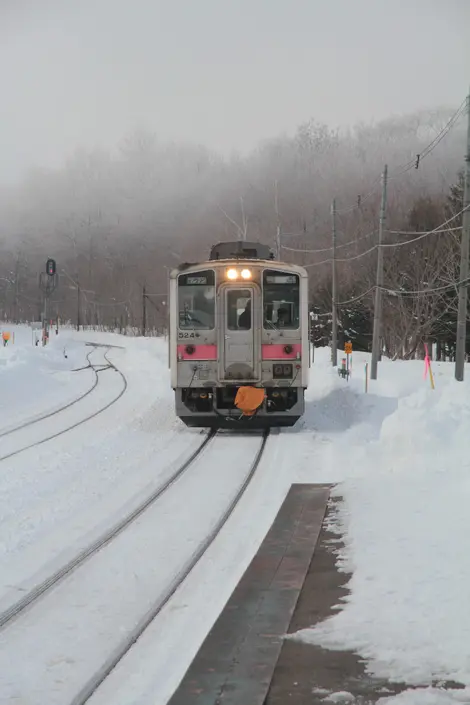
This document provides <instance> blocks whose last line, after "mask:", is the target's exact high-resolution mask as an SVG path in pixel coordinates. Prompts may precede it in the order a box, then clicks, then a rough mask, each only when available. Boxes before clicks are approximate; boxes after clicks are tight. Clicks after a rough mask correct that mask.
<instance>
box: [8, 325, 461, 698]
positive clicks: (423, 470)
mask: <svg viewBox="0 0 470 705" xmlns="http://www.w3.org/2000/svg"><path fill="white" fill-rule="evenodd" d="M30 336H31V333H30V331H29V330H28V329H17V330H16V340H15V346H12V347H11V348H6V349H0V384H1V385H2V389H4V390H5V393H4V394H3V393H2V398H1V401H2V403H1V406H0V432H1V430H2V429H5V428H7V427H8V426H11V425H12V423H13V422H15V423H16V422H18V421H20V420H22V419H25V418H29V417H30V416H31V415H34V414H37V413H41V412H44V411H45V410H46V411H47V410H49V409H51V408H53V407H54V406H57V405H60V404H61V403H64V402H67V401H69V400H70V399H72V398H73V397H74V396H77V395H79V394H80V393H82V392H83V391H85V390H86V388H87V387H89V386H90V383H91V378H90V374H89V371H88V372H87V371H81V372H71V370H72V369H74V368H76V367H80V366H82V365H83V364H84V359H85V355H86V353H87V352H88V351H89V349H88V348H85V346H84V344H83V343H84V341H86V340H96V341H98V342H105V343H111V344H113V345H119V346H122V348H123V349H113V350H112V351H111V353H110V358H111V359H112V361H113V362H114V363H115V364H116V365H117V366H118V367H119V369H121V370H122V371H123V372H124V373H125V374H126V376H127V378H128V382H129V388H128V391H127V392H126V394H125V395H124V397H122V399H121V400H119V401H118V402H117V403H116V404H115V405H114V406H113V407H111V408H110V409H109V410H107V411H106V412H105V413H104V414H102V415H101V416H98V417H96V419H94V420H93V421H90V422H87V423H85V424H83V425H82V426H81V427H79V428H78V429H76V430H75V431H71V432H70V433H66V434H64V435H63V436H61V437H59V438H58V439H56V440H55V441H54V442H51V443H46V444H44V445H43V446H39V447H37V448H35V449H32V450H30V451H26V452H25V453H22V454H20V455H19V456H17V457H15V458H12V459H11V460H8V461H4V462H3V464H2V463H0V501H1V504H0V506H1V510H0V560H1V565H2V572H1V583H0V597H1V598H2V599H1V600H0V608H2V609H4V608H5V607H6V606H7V604H10V603H11V602H12V601H14V599H15V598H17V596H18V594H20V592H21V590H23V589H24V588H25V587H28V586H30V585H31V584H34V583H36V582H38V580H39V579H40V578H43V577H44V576H45V575H47V574H48V573H49V572H50V571H51V569H53V568H55V567H57V566H58V565H60V564H61V563H62V562H63V561H64V560H65V559H67V558H69V557H70V556H71V555H73V554H74V553H75V552H76V550H77V548H78V547H81V546H83V545H84V544H86V543H88V541H89V540H90V538H92V537H94V536H96V534H97V533H98V532H99V530H100V529H102V528H103V527H107V526H109V525H110V524H111V523H113V521H115V519H116V518H117V517H118V516H120V515H121V514H122V512H123V511H124V510H125V509H126V508H128V507H129V506H134V505H135V503H136V502H137V501H138V499H139V498H141V497H142V496H144V495H145V494H146V493H148V491H149V489H150V488H153V487H154V486H155V484H158V482H159V481H160V480H161V479H162V477H164V476H166V474H167V473H168V472H169V470H170V468H171V464H172V463H173V464H175V463H176V462H177V461H178V459H180V458H182V457H185V455H188V454H189V452H190V450H191V449H192V448H194V447H195V445H196V444H198V443H199V442H200V440H201V437H200V435H199V434H198V433H197V432H195V431H189V430H188V429H186V428H185V427H184V426H182V425H181V424H180V423H179V422H178V420H176V419H175V417H174V413H173V400H172V394H171V390H170V389H169V381H168V369H167V344H166V342H165V341H162V340H155V339H140V338H128V337H125V336H118V335H113V334H101V333H93V332H84V333H83V332H80V333H76V332H74V331H69V330H62V331H61V332H60V335H59V336H57V338H54V337H52V339H51V345H50V346H48V347H47V348H45V349H42V348H36V347H34V346H31V337H30ZM64 345H65V347H66V350H67V354H68V358H67V359H66V358H65V357H64V355H63V348H64ZM366 360H368V356H367V355H361V354H354V355H353V376H352V378H351V379H350V380H349V382H347V381H345V380H342V379H340V378H339V377H338V375H337V373H336V371H335V370H332V368H331V366H330V364H329V351H328V350H326V349H323V350H316V351H315V362H314V365H313V366H312V370H311V382H310V388H309V390H308V392H307V409H306V414H305V417H304V419H303V420H302V421H301V422H299V424H298V425H297V426H296V427H295V428H294V429H290V430H288V431H285V432H283V433H281V434H280V435H279V436H276V437H272V438H271V439H270V442H269V444H268V450H267V456H266V458H265V462H264V463H263V465H262V467H261V468H260V472H259V474H258V475H257V477H256V478H255V480H254V482H253V485H252V486H250V488H249V490H248V492H247V495H246V497H245V499H244V500H243V502H242V504H241V505H240V506H239V507H238V508H237V510H236V511H235V513H234V515H233V516H232V518H231V520H230V522H229V525H228V526H227V527H226V530H224V534H223V536H221V537H220V539H219V540H218V542H217V544H216V545H215V546H214V547H213V548H212V549H211V551H210V552H209V554H208V555H207V556H206V557H205V559H204V560H203V561H202V562H201V564H200V565H199V566H198V567H197V568H196V569H195V571H194V572H193V574H192V575H191V576H190V577H189V579H188V581H187V582H186V584H185V585H184V586H183V588H182V589H181V590H179V591H178V593H177V594H176V595H175V598H174V599H173V600H172V601H171V603H170V604H169V605H168V607H167V608H165V610H164V611H163V612H162V614H161V615H160V616H159V618H158V620H156V622H155V624H153V625H152V626H151V627H150V628H149V630H148V631H147V633H146V634H145V635H144V637H143V638H142V639H141V640H139V642H138V643H137V644H136V646H135V647H134V648H133V649H132V650H131V651H130V652H129V654H128V655H127V656H126V658H125V659H124V660H123V661H122V663H121V665H120V666H119V667H118V668H117V669H116V670H115V671H114V673H113V674H112V675H111V677H110V678H109V679H108V681H107V682H106V683H105V684H103V686H102V687H101V688H100V690H99V691H98V693H97V694H96V696H94V698H93V700H92V703H93V704H95V705H96V704H101V705H107V704H108V703H114V702H117V701H118V702H119V703H120V705H121V704H122V705H127V704H128V703H129V704H130V703H132V704H133V705H136V704H137V703H148V702H152V704H153V705H159V704H160V703H161V705H164V703H166V701H167V699H168V697H169V696H170V694H171V692H172V690H173V689H174V688H175V687H176V685H177V683H178V680H179V679H180V678H181V676H182V675H183V674H184V671H185V670H186V667H187V666H188V664H189V661H190V659H191V657H192V656H193V655H194V653H195V651H196V650H197V648H198V646H199V645H200V643H201V642H202V640H203V638H204V636H205V634H206V633H207V631H208V630H209V628H210V627H211V625H212V624H213V622H214V620H215V619H216V617H217V615H218V613H219V612H220V610H221V609H222V608H223V606H224V604H225V602H226V600H227V599H228V597H229V595H230V593H231V591H232V590H233V588H234V586H235V584H236V582H237V581H238V580H239V578H240V577H241V575H242V574H243V571H244V570H245V568H246V567H247V565H248V564H249V562H250V560H251V558H252V556H253V554H254V553H255V551H256V550H257V548H258V546H259V544H260V542H261V541H262V539H263V538H264V535H265V533H266V531H267V530H268V528H269V525H270V523H271V521H272V520H273V518H274V516H275V514H276V512H277V510H278V509H279V506H280V505H281V503H282V501H283V499H284V497H285V494H286V492H287V490H288V488H289V486H290V484H291V483H292V482H296V481H300V482H335V483H338V484H337V485H336V487H335V489H334V491H333V498H334V499H335V500H337V503H336V507H337V511H336V514H335V516H334V518H333V520H332V527H331V528H333V530H335V531H336V532H337V533H338V535H339V536H341V537H342V540H343V542H344V547H341V548H340V549H339V551H338V563H339V565H340V568H341V569H342V570H344V571H346V572H348V573H349V572H352V577H351V580H350V583H349V588H350V590H351V594H350V595H349V596H348V598H347V599H346V600H345V602H344V604H341V605H338V611H337V614H335V615H334V616H333V617H332V618H331V619H329V620H327V621H326V622H325V623H323V624H321V625H318V626H317V627H316V628H315V629H308V630H303V631H302V632H299V633H298V634H297V635H295V636H294V638H301V639H305V640H309V641H314V642H315V643H320V644H322V645H324V646H327V647H328V648H333V649H345V648H349V649H354V650H356V651H357V652H358V653H359V654H360V655H361V656H363V657H364V658H366V659H367V662H368V670H369V671H370V672H371V673H373V674H376V675H380V676H384V677H387V678H390V679H394V680H397V681H405V682H407V683H409V685H410V690H409V692H408V693H406V692H405V693H403V694H402V695H400V696H396V697H394V698H384V699H382V701H381V702H383V703H387V704H388V703H392V702H393V703H395V702H396V703H397V705H399V704H400V705H401V704H402V703H403V705H405V703H417V704H419V703H423V704H424V703H429V705H433V704H434V703H435V704H436V705H446V704H447V703H452V702H454V703H457V702H459V703H462V702H470V638H469V637H470V616H468V610H467V609H466V596H467V586H468V585H469V584H470V559H469V558H468V557H467V554H468V550H467V536H468V535H469V534H470V513H469V512H468V510H467V504H468V499H469V493H470V478H469V477H468V471H469V464H470V460H469V457H468V449H469V448H470V439H468V428H469V421H470V401H469V400H470V396H469V391H470V390H469V380H470V369H468V368H467V370H466V375H467V379H466V381H465V382H464V383H457V382H455V381H454V380H453V365H451V364H449V363H440V364H438V363H433V371H434V376H435V383H436V389H435V390H431V389H430V386H429V380H426V381H425V380H423V371H424V363H423V362H420V361H413V362H393V363H392V362H389V361H387V360H384V361H383V362H381V363H380V366H379V380H377V382H371V383H370V385H369V393H368V394H365V393H364V362H365V361H366ZM105 374H107V373H105ZM104 382H105V380H104V378H103V383H104ZM106 384H107V385H109V387H108V388H105V387H104V386H102V392H103V393H106V394H108V396H109V395H110V394H111V395H112V394H114V392H115V390H116V386H117V385H118V382H117V381H116V382H113V381H112V380H111V379H110V378H109V379H108V380H107V381H106ZM93 399H95V401H94V402H93V403H96V405H97V406H99V405H100V403H102V398H100V397H99V396H97V397H93V395H90V397H89V398H88V400H89V402H90V403H91V402H92V400H93ZM76 406H77V408H76V412H74V413H77V414H79V413H83V408H82V409H81V410H80V403H79V404H78V405H76ZM87 408H88V409H89V408H90V407H87ZM19 433H21V434H22V435H21V438H22V439H26V440H27V439H28V437H29V436H28V433H29V432H28V431H27V429H25V430H24V431H22V432H19ZM15 435H16V434H15ZM3 440H4V439H1V438H0V455H3V452H2V441H3ZM207 457H210V454H209V451H208V455H207ZM225 465H226V464H225V463H224V462H221V460H220V457H218V458H215V457H214V465H213V466H211V468H210V471H211V472H216V473H220V472H222V471H223V472H225V473H226V477H227V479H228V480H229V481H230V482H229V484H228V487H230V486H231V487H232V490H233V488H234V487H235V485H236V482H237V472H238V471H237V470H236V469H234V468H232V466H231V465H230V466H227V467H225ZM233 483H235V484H233ZM212 484H213V482H212V480H211V481H209V480H207V481H205V480H204V481H203V478H202V477H201V484H200V485H199V484H198V483H196V488H194V487H193V488H192V489H189V486H190V485H189V484H186V490H185V489H184V488H185V484H184V483H182V485H181V487H180V490H181V492H180V495H179V498H180V499H179V500H178V501H180V502H181V511H184V510H185V508H186V507H187V511H188V513H189V512H191V511H192V512H194V511H197V507H198V506H199V505H200V506H203V504H200V503H201V502H207V500H208V499H211V501H214V502H217V501H218V499H217V498H218V497H219V495H220V493H218V494H217V492H216V490H215V489H214V490H213V496H211V497H208V496H207V495H208V494H209V495H211V493H212V490H210V488H211V486H212ZM199 486H200V487H201V491H200V494H198V489H199ZM214 487H217V483H216V484H215V485H214ZM175 489H176V488H175ZM173 496H175V495H173ZM156 509H157V508H156ZM211 511H212V510H211ZM221 511H222V509H221ZM157 515H158V512H157V513H156V514H155V516H157ZM164 515H165V513H164V512H163V509H162V514H161V518H162V520H163V517H164ZM159 516H160V515H159ZM155 521H157V520H156V519H155ZM158 521H160V520H158ZM147 526H148V524H147ZM156 526H158V522H157V523H156ZM159 530H160V529H159ZM172 530H174V524H173V529H172ZM179 539H180V541H182V545H183V544H184V543H185V539H184V536H183V534H182V536H180V537H179ZM136 540H137V539H136ZM126 541H129V542H130V543H129V548H128V549H126V552H127V553H126V555H130V554H132V549H131V544H132V536H129V538H128V539H126ZM146 545H148V543H147V544H146ZM115 550H117V549H115ZM136 550H137V551H138V548H136ZM182 551H183V549H182V548H181V547H180V548H178V549H175V553H174V556H173V558H174V560H176V558H177V556H182V555H183V553H182ZM105 555H106V554H103V556H102V558H103V564H102V565H101V567H100V569H99V570H101V571H103V577H102V578H101V579H100V582H103V581H104V582H106V574H107V572H106V567H107V566H108V568H109V573H108V575H109V581H110V584H111V583H112V582H113V580H114V579H115V578H113V577H112V576H113V575H114V576H115V571H116V565H117V564H118V558H117V557H116V553H114V554H113V555H114V557H113V558H112V559H111V558H109V559H105ZM109 555H110V554H108V556H109ZM144 555H145V552H144ZM106 561H108V562H106ZM126 563H127V560H126ZM167 567H168V574H169V573H170V572H171V570H170V566H167ZM140 569H141V567H139V571H140ZM152 574H153V572H152V570H151V569H149V571H148V575H144V574H141V573H139V576H140V577H139V580H140V581H142V586H141V587H142V589H143V590H144V591H145V590H148V589H149V588H151V586H152V584H153V583H152V580H153V578H152ZM78 575H79V574H78V573H77V579H78ZM124 575H125V573H124ZM160 577H162V576H161V575H160ZM147 581H149V582H147ZM65 587H66V586H65V584H64V587H63V588H61V590H64V591H65ZM111 594H113V592H111ZM89 599H90V600H91V601H92V598H89ZM58 604H59V605H60V604H61V603H60V602H59V603H58ZM97 604H98V603H96V605H93V604H90V610H91V611H93V609H94V608H95V607H96V606H97ZM121 605H124V606H125V601H124V602H122V597H118V598H117V600H116V604H115V609H116V613H117V614H119V608H120V606H121ZM65 611H66V610H65V607H64V612H65ZM131 613H132V610H130V608H129V606H128V607H127V608H126V607H125V614H124V613H123V619H124V617H125V619H126V620H127V619H131V620H132V614H131ZM135 617H137V613H136V614H135ZM55 619H56V622H58V623H63V622H64V620H66V619H67V618H66V616H65V614H64V615H62V616H61V615H60V612H59V614H58V615H56V618H55ZM12 635H13V636H12ZM13 637H14V632H13V631H9V630H8V629H7V630H6V631H5V632H3V633H2V634H0V642H1V643H2V644H3V646H2V647H1V648H2V649H6V651H4V652H3V653H7V652H8V648H9V647H8V645H9V643H10V642H9V640H10V639H12V638H13ZM34 638H37V636H36V637H34ZM31 639H33V637H31ZM10 646H11V643H10ZM18 648H19V647H18ZM22 648H23V650H22V651H20V650H15V651H10V658H11V659H12V661H11V666H10V668H11V674H12V676H13V678H9V677H6V676H5V675H4V674H2V675H1V677H0V700H1V702H2V703H3V702H4V700H5V696H6V694H7V692H8V693H9V694H13V693H14V692H16V694H17V695H19V696H20V697H23V701H24V702H25V703H33V702H37V701H36V700H35V699H34V694H35V692H36V695H37V694H38V693H39V692H41V693H42V696H41V701H43V699H44V697H45V696H44V692H45V691H44V690H42V691H41V687H42V686H41V684H40V683H39V682H38V684H37V688H36V691H35V689H34V682H31V679H30V680H29V684H30V689H29V690H28V691H27V690H25V688H26V685H25V683H24V682H23V680H22V679H19V675H18V678H16V679H15V677H14V673H15V671H16V672H17V674H19V672H20V670H21V658H22V654H23V655H25V654H26V653H29V654H30V656H29V660H30V661H31V659H32V655H34V642H33V641H31V642H29V643H28V646H26V645H23V647H22ZM97 648H98V645H97ZM38 651H40V650H38ZM94 654H95V657H97V658H98V657H99V655H98V656H97V654H96V652H94ZM103 655H104V656H105V655H106V653H105V652H104V651H103ZM15 660H17V663H16V665H15ZM31 663H32V661H31ZM41 663H42V662H41ZM42 668H43V669H44V668H46V669H52V670H50V671H49V670H47V671H46V672H47V676H45V678H44V679H42V680H41V679H40V676H39V673H40V670H39V671H38V672H37V673H38V679H40V680H41V683H46V682H47V680H48V678H49V677H50V676H51V675H52V673H53V670H54V666H51V665H49V666H47V664H46V666H44V663H43V666H42ZM17 669H19V670H17ZM31 671H32V672H33V665H32V667H31ZM446 679H453V680H456V681H459V682H460V683H462V684H463V685H465V686H468V689H465V690H464V691H462V690H455V691H448V692H444V691H442V690H441V689H439V688H437V689H436V688H431V687H426V686H430V685H431V683H433V682H435V681H439V680H446ZM26 680H27V679H26ZM8 683H9V685H8ZM416 685H420V686H424V687H423V688H420V689H419V690H415V688H414V686H416ZM31 688H32V690H31ZM58 688H59V690H58V692H59V693H60V686H58ZM15 689H16V690H15ZM117 694H118V695H117ZM56 695H57V693H56ZM51 697H52V694H51V696H50V697H49V702H54V700H53V699H51ZM59 701H60V697H59V699H58V700H57V702H59ZM5 702H15V701H14V700H11V701H9V700H6V701H5Z"/></svg>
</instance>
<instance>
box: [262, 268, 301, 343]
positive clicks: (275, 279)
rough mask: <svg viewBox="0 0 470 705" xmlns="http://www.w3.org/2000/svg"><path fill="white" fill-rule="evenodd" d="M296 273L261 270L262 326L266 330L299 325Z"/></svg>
mask: <svg viewBox="0 0 470 705" xmlns="http://www.w3.org/2000/svg"><path fill="white" fill-rule="evenodd" d="M299 292H300V279H299V276H298V274H292V273H290V272H279V271H277V270H274V269H272V270H271V269H266V270H265V271H264V272H263V326H264V328H265V329H267V330H281V329H285V330H297V328H298V327H299V322H300V321H299V299H300V295H299Z"/></svg>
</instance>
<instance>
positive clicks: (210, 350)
mask: <svg viewBox="0 0 470 705" xmlns="http://www.w3.org/2000/svg"><path fill="white" fill-rule="evenodd" d="M186 348H188V350H189V351H190V352H188V350H186ZM177 354H178V358H179V359H180V360H217V345H193V344H192V343H186V344H185V345H178V346H177Z"/></svg>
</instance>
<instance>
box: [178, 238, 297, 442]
mask: <svg viewBox="0 0 470 705" xmlns="http://www.w3.org/2000/svg"><path fill="white" fill-rule="evenodd" d="M169 324H170V325H169V357H170V359H169V363H170V369H171V386H172V388H173V390H174V392H175V403H176V414H177V416H178V417H179V418H180V419H181V420H182V421H183V422H184V423H185V424H187V425H188V426H193V427H212V428H219V427H222V428H224V427H225V428H233V427H237V426H238V427H240V426H241V427H244V426H250V427H251V428H253V427H255V428H258V429H259V428H266V427H273V426H293V425H294V424H295V423H296V421H297V420H298V419H299V418H300V417H301V416H302V415H303V413H304V392H305V389H306V388H307V385H308V377H309V367H310V344H309V340H310V331H309V327H310V317H309V314H308V276H307V272H306V270H305V269H304V268H303V267H299V266H296V265H293V264H287V263H285V262H280V261H277V260H274V257H273V254H272V252H271V251H270V249H269V248H268V247H267V246H265V245H262V244H260V243H252V242H246V241H237V242H224V243H219V244H217V245H215V246H214V247H212V249H211V253H210V257H209V260H208V261H206V262H201V263H198V264H182V265H180V266H179V267H177V268H176V269H174V270H173V271H172V272H171V274H170V296H169Z"/></svg>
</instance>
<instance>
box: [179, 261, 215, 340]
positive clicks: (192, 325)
mask: <svg viewBox="0 0 470 705" xmlns="http://www.w3.org/2000/svg"><path fill="white" fill-rule="evenodd" d="M178 311H179V322H178V326H179V328H180V329H181V330H212V329H213V328H214V326H215V272H214V270H213V269H208V270H205V271H203V272H192V273H191V274H180V276H179V277H178Z"/></svg>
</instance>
